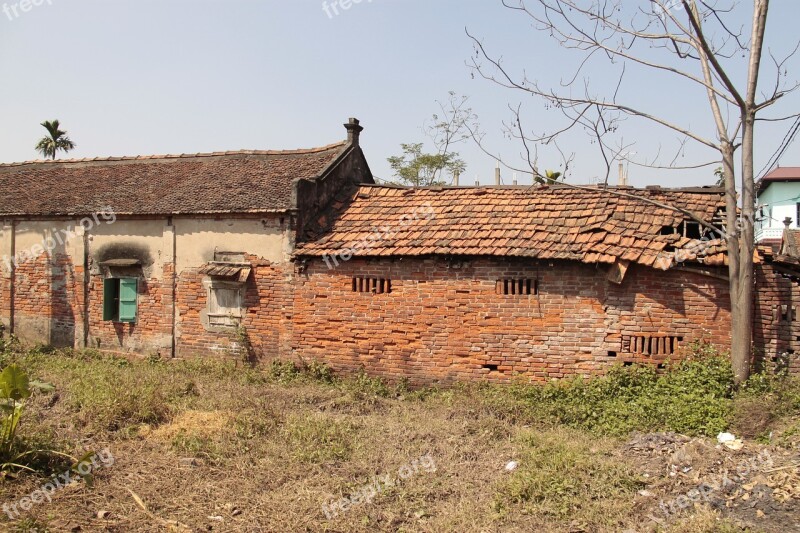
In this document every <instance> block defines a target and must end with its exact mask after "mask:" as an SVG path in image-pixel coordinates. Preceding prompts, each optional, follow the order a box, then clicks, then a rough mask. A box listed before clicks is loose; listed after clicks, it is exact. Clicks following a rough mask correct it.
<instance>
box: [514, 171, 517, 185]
mask: <svg viewBox="0 0 800 533" xmlns="http://www.w3.org/2000/svg"><path fill="white" fill-rule="evenodd" d="M516 184H517V173H516V172H514V185H516Z"/></svg>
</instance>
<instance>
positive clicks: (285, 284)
mask: <svg viewBox="0 0 800 533" xmlns="http://www.w3.org/2000/svg"><path fill="white" fill-rule="evenodd" d="M248 259H249V260H250V261H251V264H252V265H253V272H252V273H251V274H250V277H249V279H248V280H247V283H246V284H245V293H244V299H243V302H244V316H243V319H242V320H243V322H242V323H243V325H244V331H245V332H246V334H247V336H248V338H249V342H250V344H251V345H252V349H253V354H252V355H253V356H255V357H256V358H258V359H265V358H274V357H278V356H284V357H288V356H289V354H290V348H289V345H290V343H289V339H290V335H291V319H292V312H291V303H292V301H291V292H292V281H291V279H292V267H291V266H289V267H281V266H279V265H273V264H270V263H269V262H268V261H264V260H259V259H257V258H254V257H251V258H248ZM197 270H198V269H191V270H188V271H186V272H184V273H183V274H181V276H180V279H179V281H178V288H177V308H178V322H177V324H178V326H177V327H178V340H177V353H178V355H179V356H197V355H200V356H211V355H218V356H223V357H227V356H232V357H240V356H244V354H243V353H241V347H240V343H239V340H238V339H237V335H236V334H235V331H232V330H231V329H222V330H220V329H216V330H209V329H208V328H207V327H204V326H203V323H202V320H201V314H202V313H203V312H204V311H205V310H206V309H207V306H208V292H207V289H206V288H205V287H204V286H203V278H204V276H203V275H201V274H199V273H198V272H197Z"/></svg>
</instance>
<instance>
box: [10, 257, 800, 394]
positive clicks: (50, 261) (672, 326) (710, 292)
mask: <svg viewBox="0 0 800 533" xmlns="http://www.w3.org/2000/svg"><path fill="white" fill-rule="evenodd" d="M248 260H249V261H250V262H251V264H252V265H253V271H252V274H251V276H250V278H249V279H248V281H247V284H246V291H245V298H244V303H245V313H244V319H243V320H244V325H245V330H246V331H247V334H248V336H249V338H250V342H251V344H252V346H253V349H254V355H255V356H256V357H258V358H259V359H262V360H263V359H269V358H274V357H295V358H313V359H318V360H321V361H324V362H327V363H328V364H330V365H332V366H333V367H334V368H336V369H339V370H344V371H356V370H358V369H361V368H364V369H366V371H367V372H369V373H372V374H376V375H382V376H386V377H389V378H394V379H399V378H402V377H406V378H409V379H410V380H411V381H412V382H415V383H429V382H436V381H440V382H449V381H454V380H475V379H480V380H490V381H505V380H508V379H509V377H511V376H512V375H513V374H514V373H519V374H522V375H525V376H528V377H530V378H532V379H540V380H541V379H548V378H558V377H565V376H570V375H575V374H594V373H599V372H603V371H604V370H606V369H607V368H608V367H609V366H610V365H612V364H614V363H616V362H620V361H622V362H651V363H655V364H658V363H661V362H663V361H664V360H665V359H666V358H667V357H668V356H667V355H666V354H665V353H661V354H645V353H639V352H641V350H639V351H638V352H637V353H633V352H634V351H635V350H632V349H631V343H632V340H631V339H632V338H637V337H642V338H651V339H653V338H655V339H656V340H655V341H652V342H654V343H656V344H655V345H658V343H662V344H661V346H662V347H663V346H664V345H665V344H668V343H669V342H672V341H671V340H667V339H675V340H677V339H680V343H679V344H680V345H681V346H683V347H685V346H686V345H687V344H688V343H690V342H692V341H693V340H700V339H702V340H707V341H710V342H712V343H714V344H716V345H718V346H720V347H721V348H722V349H726V348H727V347H728V346H729V342H730V312H729V301H728V284H727V282H725V281H724V280H722V279H718V278H715V277H710V276H704V275H700V274H696V273H689V272H683V271H679V270H670V271H667V272H661V271H658V270H655V269H651V268H647V267H641V266H632V267H631V268H630V269H629V271H628V273H627V275H626V277H625V280H624V282H623V284H622V285H615V284H613V283H610V282H608V281H607V280H606V268H603V267H600V268H597V267H595V266H592V265H586V264H581V263H578V262H574V261H553V262H552V263H551V262H547V261H542V262H534V261H530V260H521V261H504V260H499V259H476V260H469V261H456V262H448V261H445V260H443V259H424V260H421V259H413V260H390V259H376V260H359V259H354V260H351V261H349V262H345V263H341V264H340V265H339V267H337V268H335V269H328V268H327V267H326V266H325V263H324V262H323V261H321V260H312V261H311V262H309V263H308V265H307V267H300V266H297V267H296V266H294V265H286V266H284V265H276V264H271V263H269V262H268V261H264V260H260V259H258V258H255V257H250V258H248ZM719 272H720V273H723V272H724V269H722V268H720V269H719ZM83 276H84V274H83V269H82V267H75V266H73V265H72V264H71V263H70V262H69V259H68V257H67V256H66V255H64V254H55V255H54V256H53V257H52V258H48V257H46V256H44V255H42V256H40V257H39V258H37V259H36V260H30V261H26V262H25V263H23V264H21V265H20V266H19V268H18V269H17V271H16V274H15V279H16V285H15V317H16V326H17V329H18V330H19V331H24V330H25V329H26V328H27V329H28V330H31V331H34V332H35V331H37V328H38V330H41V331H43V332H44V333H46V335H47V336H48V338H49V339H50V342H53V343H62V344H69V339H74V343H75V345H76V346H80V345H81V342H82V339H83V332H84V319H83V316H84V314H83V313H84V312H87V313H88V318H89V326H88V332H89V345H90V346H92V347H99V348H100V349H103V350H110V351H127V352H136V353H141V354H145V355H147V354H151V353H155V352H159V353H161V354H162V355H163V356H168V355H169V354H170V353H171V343H172V338H171V335H172V318H173V315H172V312H173V309H172V294H173V288H172V282H173V271H172V264H171V263H167V264H165V265H164V269H163V273H162V276H161V277H160V278H159V279H148V280H146V281H142V282H140V284H139V306H138V311H139V320H138V322H137V323H136V324H115V323H111V322H104V321H103V320H102V295H103V284H102V277H101V276H98V275H96V274H95V275H92V276H90V281H89V286H88V288H87V289H86V291H87V294H88V309H87V310H86V311H84V309H85V308H84V305H85V304H84V287H83ZM354 276H366V277H374V278H384V279H391V282H392V291H391V293H388V294H372V293H356V292H353V288H352V278H353V277H354ZM504 278H513V279H519V278H528V279H532V280H536V284H535V285H534V286H533V287H534V288H535V289H538V294H532V295H504V294H502V290H500V291H498V286H497V281H498V280H501V279H504ZM202 281H203V276H202V275H200V274H198V272H197V270H196V269H190V270H187V271H184V272H183V273H182V274H181V276H180V278H179V279H178V280H177V283H176V285H175V290H176V294H177V299H176V303H177V309H176V319H177V320H176V330H177V333H178V336H177V338H176V347H177V355H179V356H185V357H191V356H217V357H229V356H236V357H239V356H241V353H240V352H239V351H238V350H239V347H238V345H237V343H238V339H236V336H235V335H234V333H233V332H232V331H231V330H218V331H209V330H208V328H206V327H204V326H203V324H202V321H201V319H200V317H201V313H202V312H203V311H204V310H205V309H206V306H207V303H208V302H207V292H206V289H205V287H204V286H203V283H202ZM2 288H3V290H2V294H1V295H0V304H2V306H3V314H4V316H8V312H9V306H8V302H9V291H10V283H9V281H8V280H7V279H4V280H3V287H2ZM756 289H757V290H756V294H757V299H756V301H755V303H754V305H755V324H754V344H755V347H756V352H757V354H763V357H764V358H765V359H766V360H774V361H778V362H779V363H780V364H782V365H786V366H788V367H790V369H791V370H792V371H793V372H797V373H800V361H799V360H798V356H797V355H796V353H795V352H797V351H798V348H799V347H800V314H799V313H798V311H800V309H798V308H799V307H800V304H798V302H800V288H799V287H798V284H797V283H796V282H793V281H791V280H789V279H787V278H784V277H782V276H781V275H780V274H779V273H777V272H776V271H775V269H774V268H773V267H772V266H771V264H769V263H765V264H761V265H759V266H758V267H757V276H756ZM662 339H664V340H662ZM648 346H650V344H648ZM678 354H679V355H680V350H679V352H678Z"/></svg>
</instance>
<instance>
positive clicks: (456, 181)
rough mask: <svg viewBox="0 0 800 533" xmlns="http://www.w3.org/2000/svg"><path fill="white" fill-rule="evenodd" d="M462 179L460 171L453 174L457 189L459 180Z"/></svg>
mask: <svg viewBox="0 0 800 533" xmlns="http://www.w3.org/2000/svg"><path fill="white" fill-rule="evenodd" d="M460 177H461V173H460V172H459V171H458V170H456V171H455V172H453V185H455V186H456V187H458V178H460Z"/></svg>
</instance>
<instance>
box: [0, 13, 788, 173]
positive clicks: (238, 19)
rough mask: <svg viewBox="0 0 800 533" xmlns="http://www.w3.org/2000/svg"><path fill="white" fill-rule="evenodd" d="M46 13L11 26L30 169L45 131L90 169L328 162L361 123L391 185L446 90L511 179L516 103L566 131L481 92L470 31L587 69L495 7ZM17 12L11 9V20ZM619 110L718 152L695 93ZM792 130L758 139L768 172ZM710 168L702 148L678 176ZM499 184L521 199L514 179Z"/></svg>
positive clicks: (10, 139)
mask: <svg viewBox="0 0 800 533" xmlns="http://www.w3.org/2000/svg"><path fill="white" fill-rule="evenodd" d="M42 1H43V2H44V3H42V5H39V6H35V7H32V9H30V10H29V11H28V12H24V13H23V12H21V11H20V10H19V8H18V11H17V12H18V13H19V16H18V17H14V16H13V10H10V12H12V15H11V16H10V17H9V16H8V15H4V14H3V13H0V72H2V76H3V83H2V85H0V96H2V98H0V117H2V120H1V121H0V162H12V161H23V160H31V159H36V158H37V157H38V156H37V154H36V152H35V151H34V149H33V146H34V145H35V143H36V141H37V139H38V138H40V137H41V136H42V135H43V133H44V130H43V129H42V128H41V127H40V126H39V123H40V122H41V121H43V120H45V119H54V118H58V119H59V120H61V122H62V124H63V126H64V127H65V128H66V129H67V130H68V131H69V133H70V136H71V137H72V139H73V140H74V141H75V142H76V143H77V144H78V148H77V149H76V150H74V151H73V152H71V153H70V156H69V157H94V156H108V155H138V154H163V153H194V152H205V151H217V150H236V149H267V148H274V149H290V148H299V147H309V146H317V145H323V144H328V143H331V142H336V141H338V140H340V139H342V138H344V136H345V131H344V128H343V127H342V123H343V122H345V120H346V119H347V118H348V117H350V116H356V117H358V118H359V119H361V121H362V124H363V126H364V127H365V128H366V129H365V131H364V134H363V146H364V149H365V152H366V154H367V157H368V159H369V162H370V165H371V167H372V170H373V172H374V173H375V175H376V176H378V177H380V178H384V179H385V178H390V177H391V171H390V169H389V166H388V164H387V163H386V158H387V157H389V156H391V155H396V154H398V153H399V151H400V150H399V144H400V143H401V142H422V141H425V140H426V139H425V137H424V135H423V132H422V129H421V127H422V125H423V123H424V122H425V121H426V119H428V118H429V117H430V115H431V114H432V113H434V112H435V111H437V104H436V101H437V100H444V99H446V98H447V94H448V91H455V92H457V93H459V94H463V95H468V96H469V97H470V105H471V106H472V108H473V110H474V112H475V113H476V114H477V115H478V116H479V120H480V123H481V126H482V129H483V130H484V131H486V132H487V137H486V143H487V146H488V147H489V148H490V150H491V151H492V152H493V153H500V154H502V155H503V157H504V158H505V159H508V160H509V161H515V162H516V160H517V156H518V154H519V153H520V146H519V145H518V144H517V142H515V141H512V140H509V139H507V138H505V137H504V136H503V135H502V131H501V123H502V121H503V120H508V119H509V118H510V114H509V112H508V108H507V106H508V105H509V104H512V105H514V106H516V105H517V104H519V103H520V102H522V103H523V105H524V107H523V112H524V117H525V120H526V124H528V125H531V127H533V126H534V125H535V126H536V128H537V129H541V130H545V129H549V128H553V127H556V126H557V125H558V124H560V122H556V121H555V119H556V117H555V116H554V115H553V114H552V113H550V112H548V111H547V110H546V109H545V107H544V106H543V104H542V102H540V101H538V100H536V99H533V98H531V97H529V96H523V95H520V94H517V93H513V92H510V91H509V90H507V89H503V88H501V87H498V86H496V85H494V84H492V83H491V82H488V81H486V80H483V79H480V78H479V77H474V78H473V76H472V74H473V72H472V71H471V69H470V68H468V67H467V66H466V64H465V62H466V61H468V60H469V58H470V57H471V55H472V54H473V49H472V45H471V42H470V40H469V39H468V37H467V36H466V35H465V28H469V30H470V32H472V33H474V34H475V35H477V36H480V37H481V38H482V39H483V40H484V42H485V43H486V45H487V46H488V47H489V48H490V49H491V50H494V51H497V52H498V53H499V54H502V55H503V56H504V58H505V60H506V61H507V64H508V65H509V66H510V67H512V68H514V69H523V68H524V69H525V70H526V72H528V74H529V75H530V76H531V77H534V78H536V79H538V80H539V81H541V82H543V83H551V84H557V83H558V81H559V79H560V78H561V77H562V76H564V75H567V74H568V70H569V69H570V68H575V66H577V64H578V62H579V61H580V59H581V56H580V55H579V54H575V53H571V52H569V51H565V50H562V49H559V48H558V47H557V46H555V45H554V44H553V43H552V41H550V40H549V38H548V37H547V36H546V35H544V34H542V33H540V32H537V31H535V30H534V29H532V28H531V26H530V24H529V23H528V21H526V20H525V19H524V18H523V17H520V16H519V15H518V14H516V13H513V12H511V11H509V10H507V9H505V8H503V7H502V6H501V5H500V2H499V0H497V1H496V0H460V1H456V0H372V1H369V0H363V1H362V2H361V3H359V4H353V5H352V6H351V7H350V8H349V9H347V10H343V9H341V8H339V14H338V15H335V14H332V15H331V16H329V15H327V14H326V12H325V10H324V9H323V4H322V1H321V0H291V1H289V0H285V1H283V2H278V1H272V0H261V1H255V0H248V1H236V0H226V1H224V2H223V1H207V0H191V1H189V0H160V1H150V0H136V1H135V2H134V1H132V0H116V1H110V0H102V1H101V0H42ZM18 2H19V0H0V7H2V5H7V6H9V8H10V7H11V6H13V5H15V4H17V3H18ZM328 3H329V4H330V3H331V0H328ZM744 3H745V4H746V3H747V2H744ZM790 10H791V4H790V2H789V0H775V1H773V7H772V12H771V20H770V27H769V30H770V35H771V36H772V37H771V38H770V45H771V46H772V47H773V49H774V50H776V51H780V50H786V49H790V48H791V47H792V46H793V45H794V41H793V35H796V32H795V29H794V27H793V21H792V17H793V13H792V12H790ZM329 11H330V12H331V13H332V10H330V9H329ZM781 15H783V16H781ZM787 15H789V16H787ZM12 19H13V20H12ZM788 67H789V70H790V74H792V73H794V74H795V75H794V76H790V78H791V79H792V80H794V79H797V78H798V77H800V76H798V75H797V74H800V72H798V71H797V70H796V67H797V61H796V60H792V61H790V62H789V64H788ZM612 70H613V69H612ZM612 74H613V72H609V69H608V67H605V68H603V67H602V66H601V67H598V68H596V69H595V70H593V71H591V83H592V84H593V87H595V88H596V89H597V90H598V91H601V92H602V91H605V89H606V88H607V87H608V86H610V85H609V84H613V80H614V77H613V75H612ZM770 81H771V80H770ZM767 83H768V82H767ZM624 95H625V96H626V98H628V99H630V100H631V101H634V102H635V103H636V104H637V105H641V106H643V107H645V108H647V109H649V110H653V111H657V112H663V113H664V114H667V115H668V116H669V117H670V118H673V119H674V120H676V121H679V122H681V123H682V124H684V125H686V126H688V127H690V128H692V129H693V130H697V131H702V132H704V133H709V134H710V135H713V133H712V132H711V129H710V128H712V124H711V118H710V113H709V111H708V105H707V103H706V101H705V99H704V94H703V92H702V91H701V90H700V91H699V90H698V89H697V88H694V87H692V86H689V85H687V84H684V83H681V82H677V81H675V80H673V79H671V78H669V77H666V76H653V75H650V74H645V73H642V72H636V71H634V70H633V69H632V70H631V71H630V72H629V74H628V77H627V79H626V85H625V93H624ZM782 106H783V107H782V110H783V111H785V112H786V113H792V112H795V111H797V110H798V107H800V100H798V98H797V97H796V96H790V97H788V98H787V99H786V101H785V102H784V103H782ZM788 126H789V123H782V124H773V125H770V126H765V127H762V128H761V129H760V130H759V132H758V133H759V143H758V147H757V160H756V163H757V165H756V166H757V168H760V167H761V165H762V164H763V163H765V162H766V160H767V159H768V158H769V156H771V155H772V153H773V152H774V151H775V148H776V147H777V146H778V144H779V143H780V141H781V139H782V138H783V136H784V135H785V133H786V130H787V129H788ZM621 135H624V138H625V139H626V141H636V143H637V144H636V146H635V147H634V148H632V150H633V151H635V152H636V153H637V155H638V154H641V155H642V156H647V155H653V154H655V153H656V152H657V151H658V150H659V147H661V148H662V151H664V152H666V151H667V150H668V149H674V147H676V146H677V140H676V135H675V134H673V133H670V132H667V131H665V130H663V129H659V128H656V127H653V126H651V125H649V124H647V123H642V122H636V121H628V122H626V123H625V124H624V126H623V128H622V130H621ZM428 146H429V147H430V144H429V145H428ZM563 148H564V149H565V150H567V151H569V152H575V161H574V163H573V166H572V175H571V178H570V181H571V182H573V183H586V182H588V181H589V180H590V179H591V178H592V177H594V176H597V175H599V174H601V173H603V172H604V171H603V169H602V167H601V165H600V162H599V161H598V159H597V154H596V148H595V147H593V146H592V145H590V144H589V142H588V139H587V138H586V137H584V136H574V137H572V138H570V139H568V142H567V143H566V145H564V146H563ZM798 150H800V143H798V144H795V145H793V146H792V147H791V148H790V149H789V151H788V152H787V154H786V156H785V157H784V158H783V160H782V165H783V166H790V165H800V153H798ZM460 151H461V153H462V156H463V158H464V159H465V160H466V162H467V167H468V168H467V171H466V175H465V177H464V178H463V179H462V184H463V183H464V182H473V181H474V180H475V177H476V175H478V176H479V178H480V179H481V181H482V182H483V183H490V182H491V181H492V180H493V168H494V161H493V160H492V158H490V157H488V156H486V155H484V154H482V153H481V152H480V151H479V150H478V149H477V148H476V147H475V146H474V145H470V144H465V145H463V146H462V147H461V148H460ZM713 156H714V154H713V153H709V152H708V151H704V150H702V149H698V148H696V147H690V148H689V149H687V151H686V154H685V157H683V158H681V159H680V160H679V162H681V163H687V164H688V163H691V162H694V161H695V160H706V159H713ZM558 163H559V162H558V159H557V157H556V155H555V154H554V153H553V152H552V151H549V152H548V151H545V152H543V153H542V155H541V157H540V166H541V168H554V169H555V168H557V167H558ZM712 172H713V168H705V169H701V170H695V171H680V172H666V171H652V170H645V169H639V168H634V167H631V170H630V174H631V182H632V184H633V185H639V186H642V185H647V184H653V183H659V184H661V185H664V186H685V185H701V184H708V183H711V182H713V180H714V178H713V175H712ZM503 177H504V181H505V182H506V183H509V182H510V179H511V176H510V172H509V171H506V170H504V171H503ZM520 180H521V181H524V178H520Z"/></svg>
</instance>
